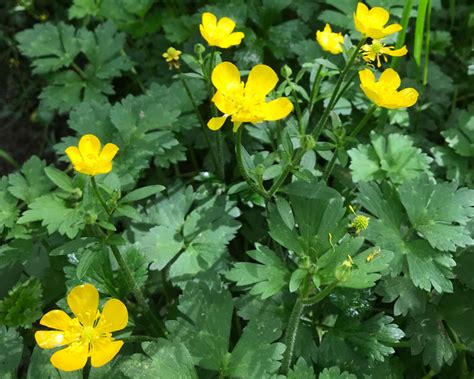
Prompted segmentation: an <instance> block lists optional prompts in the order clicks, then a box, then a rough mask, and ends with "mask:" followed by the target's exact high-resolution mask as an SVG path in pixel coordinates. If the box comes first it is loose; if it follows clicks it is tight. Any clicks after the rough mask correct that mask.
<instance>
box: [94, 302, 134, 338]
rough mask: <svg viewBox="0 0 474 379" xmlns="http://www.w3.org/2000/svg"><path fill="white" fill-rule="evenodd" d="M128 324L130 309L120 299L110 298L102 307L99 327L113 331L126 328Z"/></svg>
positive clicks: (106, 330)
mask: <svg viewBox="0 0 474 379" xmlns="http://www.w3.org/2000/svg"><path fill="white" fill-rule="evenodd" d="M127 324H128V311H127V307H125V304H124V303H122V302H121V301H120V300H118V299H110V300H108V301H107V302H106V303H105V305H104V308H103V309H102V314H101V315H100V320H99V322H98V324H97V328H99V329H100V330H101V331H103V332H108V333H111V332H115V331H117V330H122V329H124V328H125V327H126V326H127Z"/></svg>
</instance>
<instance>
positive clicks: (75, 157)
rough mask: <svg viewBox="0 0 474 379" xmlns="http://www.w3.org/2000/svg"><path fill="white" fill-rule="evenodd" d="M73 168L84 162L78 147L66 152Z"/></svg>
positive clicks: (71, 147) (68, 149)
mask: <svg viewBox="0 0 474 379" xmlns="http://www.w3.org/2000/svg"><path fill="white" fill-rule="evenodd" d="M64 152H65V153H66V155H67V156H68V158H69V160H70V161H71V163H72V164H73V166H77V165H79V164H81V163H82V162H83V159H82V155H81V153H80V152H79V149H78V148H77V147H76V146H69V147H68V148H67V149H66V150H65V151H64Z"/></svg>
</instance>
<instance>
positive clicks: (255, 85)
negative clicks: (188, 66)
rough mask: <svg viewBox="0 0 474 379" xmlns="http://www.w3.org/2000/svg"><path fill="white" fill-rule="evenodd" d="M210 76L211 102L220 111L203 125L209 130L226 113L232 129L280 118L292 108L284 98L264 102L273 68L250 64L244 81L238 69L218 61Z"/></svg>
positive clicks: (272, 84) (272, 85) (218, 124)
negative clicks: (212, 88)
mask: <svg viewBox="0 0 474 379" xmlns="http://www.w3.org/2000/svg"><path fill="white" fill-rule="evenodd" d="M211 79H212V84H214V86H215V87H216V89H217V92H216V93H215V95H214V96H213V97H212V102H213V103H214V104H215V105H216V107H217V108H218V109H219V110H220V111H221V112H222V113H224V115H223V116H221V117H213V118H211V119H210V120H209V122H208V123H207V126H208V127H209V128H210V129H212V130H218V129H220V128H221V127H222V125H224V122H225V120H226V119H227V117H229V116H231V120H232V122H233V123H234V131H236V130H237V129H238V127H239V126H240V124H242V123H243V122H251V123H258V122H262V121H274V120H280V119H282V118H284V117H286V116H288V114H289V113H290V112H291V111H292V110H293V104H292V103H291V101H290V100H288V98H286V97H280V98H278V99H275V100H272V101H269V102H267V101H266V96H267V95H268V93H269V92H270V91H271V90H272V89H273V88H275V86H276V84H277V82H278V76H277V74H276V73H275V71H273V70H272V69H271V68H270V67H268V66H266V65H263V64H259V65H256V66H255V67H253V68H252V70H250V73H249V76H248V79H247V83H245V84H244V83H243V82H242V81H241V80H240V73H239V70H238V68H237V67H236V66H235V65H233V64H232V63H230V62H222V63H220V64H218V65H217V66H216V67H215V68H214V70H213V71H212V77H211Z"/></svg>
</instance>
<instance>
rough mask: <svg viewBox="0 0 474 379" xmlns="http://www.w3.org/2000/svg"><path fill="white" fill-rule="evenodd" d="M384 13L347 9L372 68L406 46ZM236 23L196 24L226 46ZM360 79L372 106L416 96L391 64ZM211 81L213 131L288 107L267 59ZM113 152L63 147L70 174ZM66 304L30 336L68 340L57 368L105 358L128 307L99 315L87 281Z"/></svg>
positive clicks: (360, 224)
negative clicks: (393, 39) (244, 72)
mask: <svg viewBox="0 0 474 379" xmlns="http://www.w3.org/2000/svg"><path fill="white" fill-rule="evenodd" d="M389 16H390V15H389V13H388V12H387V11H386V10H385V9H383V8H380V7H374V8H372V9H369V8H368V7H367V6H366V5H364V4H362V3H359V4H358V5H357V10H356V12H355V13H354V23H355V27H356V29H357V30H358V31H359V32H360V33H361V34H362V35H363V38H364V41H365V40H366V39H368V38H370V39H371V43H369V44H364V45H363V46H362V47H361V53H362V58H363V59H364V60H365V61H366V62H369V63H373V62H376V64H377V67H380V66H381V60H380V57H383V58H384V60H385V61H387V58H386V55H390V56H403V55H405V54H407V49H406V47H405V46H403V47H402V48H400V49H395V48H394V47H392V46H386V45H385V44H384V43H383V41H382V39H383V38H385V37H386V36H388V35H391V34H393V33H396V32H398V31H400V30H401V29H402V27H401V26H400V25H398V24H391V25H388V26H385V25H386V24H387V22H388V19H389ZM235 26H236V24H235V22H234V21H233V20H231V19H230V18H228V17H223V18H221V19H220V20H217V18H216V16H215V15H213V14H212V13H208V12H206V13H204V14H203V15H202V21H201V24H200V25H199V29H200V32H201V35H202V37H203V38H204V39H205V40H206V41H207V43H208V44H209V46H217V47H220V48H224V49H225V48H229V47H231V46H236V45H239V44H240V43H241V42H242V40H243V38H244V37H245V35H244V33H242V32H234V29H235ZM316 40H317V41H318V43H319V44H320V45H321V47H322V48H323V50H325V51H328V52H329V53H331V54H340V53H342V52H343V44H344V36H343V35H342V34H341V33H334V32H333V31H332V28H331V26H330V25H329V24H326V25H325V27H324V29H323V30H322V31H319V30H318V31H317V32H316ZM361 44H362V42H361ZM181 54H182V52H181V51H180V50H177V49H175V48H173V47H170V48H169V49H168V50H167V51H166V52H165V53H164V54H163V58H165V59H166V61H167V62H168V63H169V64H170V67H174V68H176V69H179V67H180V65H179V59H180V55H181ZM359 77H360V81H361V85H360V87H361V89H362V91H363V92H364V93H365V94H366V96H367V97H368V98H369V99H370V100H371V101H372V102H374V103H375V104H376V105H377V106H380V107H384V108H389V109H392V108H401V107H410V106H412V105H414V104H415V103H416V101H417V99H418V92H417V91H416V90H415V89H413V88H405V89H403V90H401V91H398V88H399V87H400V77H399V75H398V74H397V72H396V71H394V70H393V69H390V68H389V69H386V70H385V71H383V72H382V74H381V75H380V77H379V80H378V81H377V80H376V78H375V75H374V73H373V72H372V71H371V70H370V69H368V68H366V69H364V70H361V71H360V72H359ZM211 81H212V84H213V85H214V87H215V88H216V92H215V94H214V96H213V97H212V99H211V101H212V102H213V103H214V104H215V106H216V107H217V109H218V110H219V111H221V112H222V113H223V115H222V116H220V117H212V118H211V119H210V120H209V122H208V123H207V125H208V127H209V128H210V129H212V130H218V129H220V128H221V127H222V126H223V125H224V123H225V121H226V120H227V118H229V117H230V118H231V121H232V122H233V126H234V131H236V130H237V129H238V128H239V126H240V125H241V124H242V123H244V122H251V123H258V122H262V121H275V120H280V119H282V118H284V117H286V116H288V114H290V112H291V111H292V110H293V104H292V103H291V101H290V100H289V99H288V98H286V97H280V98H277V99H273V100H270V101H267V95H268V94H269V93H270V92H271V91H272V90H273V89H274V88H275V86H276V84H277V82H278V76H277V74H276V73H275V71H274V70H273V69H272V68H271V67H269V66H267V65H264V64H259V65H256V66H255V67H253V68H252V69H251V70H250V73H249V75H248V78H247V81H246V82H245V83H244V82H242V80H241V76H240V72H239V69H238V68H237V67H236V66H235V65H234V64H233V63H231V62H222V63H219V64H218V65H217V66H216V67H215V68H214V69H213V71H212V74H211ZM118 151H119V148H118V146H116V145H115V144H113V143H107V144H106V145H105V146H104V147H103V148H102V146H101V142H100V140H99V139H98V138H97V137H96V136H94V135H92V134H87V135H84V136H83V137H82V138H81V139H80V141H79V144H78V146H77V147H76V146H70V147H68V148H67V149H66V150H65V153H66V154H67V156H68V157H69V159H70V161H71V163H72V165H73V167H74V169H75V170H76V171H77V172H80V173H83V174H86V175H89V176H95V175H99V174H106V173H108V172H110V171H111V170H112V160H113V158H114V157H115V155H116V154H117V152H118ZM368 221H369V220H368V218H367V217H365V216H357V217H356V218H355V219H354V221H353V224H352V225H351V226H353V227H355V228H356V230H357V233H360V232H361V231H362V230H364V229H365V228H366V227H367V225H368ZM343 265H344V266H345V267H346V268H350V267H351V266H352V259H351V257H350V256H349V257H348V259H347V260H346V261H344V264H343ZM67 302H68V304H69V307H70V308H71V310H72V312H73V313H74V315H75V316H76V317H75V318H71V317H70V316H68V314H67V313H65V312H64V311H62V310H53V311H50V312H48V313H46V314H45V315H44V316H43V317H42V319H41V320H40V324H41V325H44V326H47V327H50V328H52V329H53V330H49V331H38V332H36V334H35V338H36V342H37V343H38V345H39V346H40V347H41V348H44V349H50V348H55V347H59V346H65V345H69V346H68V347H67V348H65V349H63V350H59V351H57V352H55V353H54V354H53V355H52V357H51V362H52V364H53V365H54V366H55V367H56V368H58V369H61V370H64V371H72V370H77V369H80V368H82V367H84V366H85V364H86V363H87V360H88V358H89V357H90V358H91V364H92V366H94V367H99V366H102V365H104V364H106V363H107V362H109V361H110V360H111V359H112V358H113V357H114V356H115V355H116V354H117V353H118V351H119V350H120V349H121V347H122V345H123V341H120V340H114V339H113V338H112V336H111V333H112V332H114V331H118V330H121V329H123V328H125V327H126V326H127V323H128V313H127V308H126V307H125V305H124V304H123V303H122V302H121V301H120V300H117V299H111V300H109V301H107V302H106V303H105V305H104V308H103V310H102V313H100V312H99V310H98V305H99V294H98V292H97V290H96V289H95V287H94V286H92V285H91V284H84V285H80V286H77V287H75V288H73V289H72V291H71V292H70V293H69V295H68V296H67Z"/></svg>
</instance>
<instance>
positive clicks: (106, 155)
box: [99, 143, 119, 162]
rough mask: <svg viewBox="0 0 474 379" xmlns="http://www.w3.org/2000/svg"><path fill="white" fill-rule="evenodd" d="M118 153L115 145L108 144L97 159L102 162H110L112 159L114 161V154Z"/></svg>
mask: <svg viewBox="0 0 474 379" xmlns="http://www.w3.org/2000/svg"><path fill="white" fill-rule="evenodd" d="M118 151H119V148H118V146H117V145H115V144H113V143H108V144H106V145H105V146H104V148H103V149H102V151H101V152H100V154H99V158H100V159H101V160H102V161H106V162H107V161H109V162H110V161H111V160H112V159H114V157H115V154H117V152H118Z"/></svg>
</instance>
